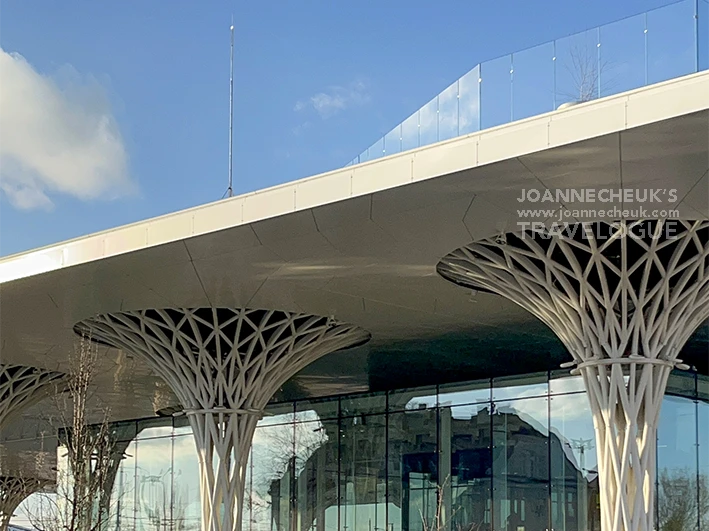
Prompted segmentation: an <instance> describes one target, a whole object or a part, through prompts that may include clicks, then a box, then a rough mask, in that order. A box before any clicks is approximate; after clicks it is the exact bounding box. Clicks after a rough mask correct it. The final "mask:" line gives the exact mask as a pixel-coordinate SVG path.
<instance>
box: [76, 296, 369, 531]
mask: <svg viewBox="0 0 709 531" xmlns="http://www.w3.org/2000/svg"><path fill="white" fill-rule="evenodd" d="M75 330H76V331H77V333H80V334H86V335H90V337H91V338H92V339H93V340H95V341H101V342H103V343H106V344H109V345H111V346H114V347H116V348H120V349H123V350H125V351H128V352H132V353H134V354H137V355H141V356H142V357H143V358H144V359H145V360H146V361H147V362H148V363H149V364H150V366H151V367H152V368H153V370H154V371H155V372H156V373H158V375H160V376H161V377H162V378H163V379H164V380H165V381H166V382H167V383H168V384H169V385H170V387H171V388H172V390H173V391H174V392H175V394H176V395H177V397H178V400H179V401H180V403H181V404H182V405H183V407H184V408H185V413H186V414H187V415H188V417H189V421H190V424H191V426H192V430H193V433H194V437H195V442H196V446H197V452H198V455H199V460H200V483H201V485H200V487H201V494H202V529H203V530H209V531H232V530H238V529H240V528H241V505H242V502H243V496H244V481H245V473H246V465H247V462H248V455H249V450H250V447H251V440H252V438H253V434H254V430H255V428H256V423H257V422H258V420H259V418H260V417H261V415H262V412H263V410H264V408H265V407H266V405H267V403H268V401H269V400H270V399H271V397H272V396H273V394H274V393H275V392H276V391H277V390H278V389H279V388H280V387H281V386H282V385H283V384H284V383H285V382H286V381H287V380H288V379H289V378H290V377H291V376H293V375H294V374H296V373H297V372H298V371H300V370H301V369H303V368H304V367H305V366H306V365H308V364H310V363H311V362H313V361H314V360H316V359H318V358H320V357H322V356H324V355H325V354H328V353H330V352H333V351H336V350H340V349H343V348H348V347H352V346H356V345H359V344H362V343H364V342H366V341H368V340H369V337H370V336H369V333H368V332H366V331H364V330H362V329H361V328H359V327H356V326H353V325H349V324H343V323H339V322H337V321H335V320H334V319H332V318H328V317H319V316H313V315H304V314H297V313H290V312H284V311H277V310H258V309H231V308H196V309H158V310H141V311H132V312H122V313H115V314H107V315H100V316H97V317H95V318H91V319H87V320H85V321H82V322H80V323H79V324H77V326H76V327H75Z"/></svg>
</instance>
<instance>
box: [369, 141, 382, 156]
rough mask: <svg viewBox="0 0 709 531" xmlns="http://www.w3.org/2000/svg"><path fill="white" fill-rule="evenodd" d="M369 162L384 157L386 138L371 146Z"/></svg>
mask: <svg viewBox="0 0 709 531" xmlns="http://www.w3.org/2000/svg"><path fill="white" fill-rule="evenodd" d="M368 153H369V160H375V159H380V158H382V157H383V156H384V138H383V137H382V138H380V139H379V140H377V141H376V142H375V143H374V144H372V145H371V146H369V150H368Z"/></svg>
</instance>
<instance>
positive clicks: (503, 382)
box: [492, 372, 549, 400]
mask: <svg viewBox="0 0 709 531" xmlns="http://www.w3.org/2000/svg"><path fill="white" fill-rule="evenodd" d="M547 394H549V379H548V374H547V373H545V372H542V373H536V374H529V375H527V376H525V377H519V376H505V377H502V378H493V380H492V399H493V400H508V399H510V398H523V397H527V396H530V397H531V396H546V395H547Z"/></svg>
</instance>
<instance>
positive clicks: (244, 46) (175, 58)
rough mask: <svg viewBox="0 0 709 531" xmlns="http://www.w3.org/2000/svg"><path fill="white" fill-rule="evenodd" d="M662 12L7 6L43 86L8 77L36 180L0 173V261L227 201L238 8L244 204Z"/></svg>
mask: <svg viewBox="0 0 709 531" xmlns="http://www.w3.org/2000/svg"><path fill="white" fill-rule="evenodd" d="M666 3H668V2H667V1H666V0H623V1H622V2H618V1H617V0H597V1H595V2H582V1H571V0H540V1H537V2H529V1H523V0H514V1H512V0H497V1H478V2H461V1H458V2H453V1H444V0H441V1H438V2H432V1H431V0H426V1H423V0H388V1H381V0H377V1H374V0H359V1H357V2H335V1H332V0H327V1H326V0H317V1H316V0H301V1H299V2H285V1H283V2H262V1H255V0H252V1H250V2H243V1H221V0H213V1H210V2H194V1H182V0H175V1H172V2H159V1H152V2H144V1H138V0H127V1H125V2H89V1H75V2H56V1H39V0H37V1H33V2H22V1H20V0H2V2H0V16H1V18H0V46H1V47H2V50H3V52H4V53H3V57H4V59H5V62H4V63H2V64H4V65H5V66H4V67H3V68H13V70H12V71H13V72H19V73H20V74H22V76H24V77H22V80H23V83H35V84H37V85H38V86H40V88H41V90H39V89H37V90H36V91H34V92H33V91H30V90H29V89H26V87H27V86H29V85H23V84H20V83H19V82H18V83H17V84H15V85H12V86H10V84H6V83H7V80H8V79H9V77H8V76H7V75H5V76H4V77H5V80H4V81H3V84H4V85H5V88H4V89H3V90H2V91H0V96H2V95H3V92H5V93H6V94H12V95H13V98H14V99H12V100H11V102H12V104H11V105H9V104H7V101H8V100H7V99H6V98H4V100H5V101H3V103H2V106H1V107H0V109H1V110H2V113H0V131H1V134H2V137H1V140H0V145H6V146H13V149H16V150H18V152H21V153H22V154H23V155H22V156H24V157H28V158H30V159H32V161H31V164H32V165H34V166H33V167H34V168H35V169H34V170H33V172H34V173H32V175H31V176H30V177H29V179H30V181H29V182H30V183H31V185H30V189H24V188H22V187H23V186H26V185H27V182H28V181H26V180H23V179H26V178H28V177H27V175H26V168H24V169H23V168H17V167H16V165H15V164H14V163H13V164H11V163H8V159H7V158H6V157H3V160H2V161H1V163H2V166H0V175H1V176H2V179H3V181H4V183H0V185H3V184H4V186H0V188H3V190H4V191H2V192H0V254H2V255H8V254H12V253H15V252H19V251H23V250H27V249H31V248H34V247H39V246H43V245H47V244H51V243H54V242H58V241H61V240H65V239H69V238H73V237H77V236H81V235H84V234H88V233H91V232H96V231H99V230H104V229H108V228H111V227H114V226H118V225H122V224H125V223H129V222H133V221H138V220H141V219H146V218H149V217H153V216H157V215H161V214H165V213H168V212H172V211H175V210H179V209H183V208H187V207H190V206H194V205H198V204H203V203H207V202H211V201H215V200H218V199H220V198H221V197H222V195H223V194H224V192H225V190H226V186H227V160H228V159H227V149H228V136H227V134H228V104H229V99H228V98H229V92H228V83H229V25H230V20H231V15H232V13H233V15H234V21H235V22H234V23H235V27H236V52H235V54H236V55H235V57H236V59H235V68H236V74H235V82H234V86H235V111H234V115H235V135H234V146H235V147H234V178H235V192H236V193H237V194H238V193H243V192H247V191H252V190H256V189H260V188H264V187H267V186H271V185H274V184H278V183H283V182H287V181H291V180H294V179H298V178H302V177H307V176H309V175H314V174H317V173H320V172H323V171H327V170H330V169H334V168H336V167H339V166H343V165H344V164H346V163H347V162H348V161H350V160H351V159H352V158H353V157H355V156H357V154H358V153H360V152H361V151H362V150H364V149H365V148H367V147H368V146H369V145H370V144H372V143H373V142H374V141H375V140H376V139H377V138H378V137H380V136H381V135H383V134H384V133H386V132H387V131H389V130H390V129H391V128H392V127H393V126H395V125H396V124H398V123H400V122H401V121H403V120H404V119H405V118H406V117H407V116H409V115H410V114H411V113H412V112H413V111H415V110H416V109H418V108H419V107H421V106H422V105H423V104H424V103H426V102H427V101H428V100H430V99H431V97H433V96H434V95H435V94H437V93H438V92H440V91H441V90H443V89H444V88H445V87H446V86H448V85H449V84H450V83H451V82H453V81H454V80H455V79H457V78H458V77H460V76H461V75H463V74H464V73H465V72H467V71H468V70H469V69H470V68H471V67H473V66H474V65H475V64H477V63H479V62H482V61H485V60H488V59H492V58H494V57H497V56H500V55H502V54H505V53H509V52H513V51H517V50H521V49H523V48H527V47H530V46H533V45H536V44H538V43H542V42H545V41H548V40H551V39H554V38H557V37H561V36H564V35H567V34H570V33H574V32H577V31H581V30H584V29H587V28H589V27H593V26H596V25H600V24H604V23H607V22H610V21H613V20H616V19H620V18H622V17H625V16H629V15H633V14H636V13H640V12H642V11H644V10H647V9H651V8H654V7H658V6H661V5H665V4H666ZM7 54H19V55H20V56H21V58H20V57H18V56H17V55H7ZM20 74H18V76H19V75H20ZM8 87H9V89H8ZM43 94H50V95H53V96H52V97H53V98H56V99H57V101H59V102H60V103H57V102H55V101H54V99H52V98H50V97H48V96H46V97H45V96H43ZM32 97H35V98H37V100H36V101H33V100H32V99H31V98H32ZM37 102H39V103H37ZM48 102H49V103H48ZM45 107H46V109H45ZM35 109H40V110H41V112H42V120H40V119H39V117H38V116H37V114H38V113H39V111H38V112H34V113H33V112H31V111H34V110H35ZM10 111H12V112H10ZM45 113H46V114H45ZM52 113H54V114H52ZM49 115H53V116H55V118H56V119H55V120H54V121H52V122H51V123H47V121H46V120H45V118H44V116H49ZM23 120H30V121H32V120H33V122H32V123H33V124H34V125H33V127H34V128H35V129H32V128H29V129H26V130H24V131H23V129H25V128H24V126H23V124H24V123H25V122H23ZM96 127H100V134H99V135H96V134H95V131H96V130H97V129H96ZM39 137H41V140H37V139H38V138H39ZM56 146H68V147H67V148H66V149H67V152H69V151H71V153H74V154H75V155H76V159H72V158H71V157H69V156H64V153H63V152H62V153H60V154H59V155H57V154H56V153H48V152H50V151H52V150H61V149H60V148H57V147H56ZM72 150H73V151H72ZM57 156H60V158H59V159H57V158H56V157H57ZM35 159H36V160H37V161H38V162H37V163H36V164H35V162H34V161H35ZM57 160H59V161H60V163H56V161H57ZM11 162H12V161H11ZM24 162H25V163H27V161H24ZM42 171H46V173H47V175H45V176H41V175H40V176H38V174H37V172H39V173H41V172H42Z"/></svg>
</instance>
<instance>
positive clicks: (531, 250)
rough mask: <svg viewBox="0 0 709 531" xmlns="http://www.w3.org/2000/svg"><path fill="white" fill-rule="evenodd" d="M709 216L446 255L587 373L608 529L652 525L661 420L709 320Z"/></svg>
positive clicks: (509, 241)
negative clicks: (694, 337)
mask: <svg viewBox="0 0 709 531" xmlns="http://www.w3.org/2000/svg"><path fill="white" fill-rule="evenodd" d="M708 240H709V221H679V220H671V221H670V220H668V221H657V220H654V221H627V222H618V223H612V224H606V223H579V224H576V225H570V226H566V227H565V228H564V229H563V230H558V231H555V232H545V233H540V232H532V231H529V232H519V233H510V234H507V235H506V236H505V237H500V238H496V239H486V240H482V241H479V242H474V243H472V244H470V245H467V246H465V247H462V248H460V249H457V250H456V251H454V252H452V253H450V254H449V255H447V256H446V257H444V258H443V259H442V260H441V262H439V264H438V272H439V273H440V274H441V275H442V276H443V277H444V278H446V279H448V280H450V281H452V282H454V283H456V284H459V285H462V286H464V287H467V288H471V289H473V290H486V291H491V292H493V293H497V294H499V295H502V296H504V297H506V298H508V299H510V300H511V301H514V302H515V303H517V304H518V305H520V306H521V307H523V308H525V309H526V310H528V311H529V312H531V313H532V314H534V315H535V316H536V317H538V318H539V319H540V320H541V321H543V322H544V323H546V324H547V325H548V326H549V327H550V328H551V329H552V330H553V331H554V332H555V334H556V335H557V336H558V337H559V339H561V341H562V342H563V343H564V345H565V346H566V348H567V349H568V350H569V352H570V353H571V355H572V357H573V360H574V361H573V362H570V363H568V364H565V366H569V367H573V366H574V365H575V366H576V367H575V369H574V371H573V372H575V373H577V374H581V375H582V376H583V379H584V382H585V385H586V389H587V392H588V397H589V401H590V404H591V409H592V412H593V418H594V425H595V429H596V437H597V444H596V448H597V453H598V468H599V478H600V485H601V521H602V529H603V531H650V530H651V529H653V518H654V514H653V513H654V510H653V508H654V480H655V440H656V426H657V421H658V417H659V413H660V406H661V403H662V397H663V395H664V392H665V386H666V383H667V378H668V376H669V373H670V371H671V370H672V369H673V367H675V366H678V367H681V368H686V366H683V365H681V360H678V359H677V354H678V352H679V351H680V349H681V348H682V346H683V345H684V344H685V343H686V341H687V340H688V339H689V337H690V335H691V334H692V333H693V332H694V331H695V330H696V328H697V327H698V326H699V325H701V324H702V323H703V322H704V321H705V320H707V319H708V318H709V243H708Z"/></svg>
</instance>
